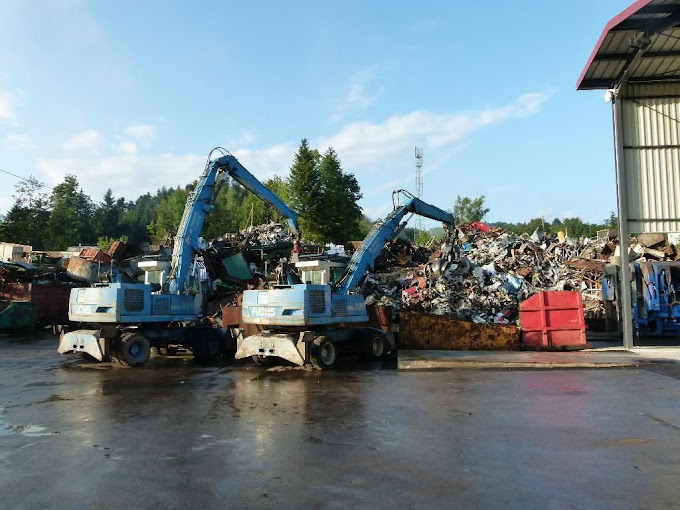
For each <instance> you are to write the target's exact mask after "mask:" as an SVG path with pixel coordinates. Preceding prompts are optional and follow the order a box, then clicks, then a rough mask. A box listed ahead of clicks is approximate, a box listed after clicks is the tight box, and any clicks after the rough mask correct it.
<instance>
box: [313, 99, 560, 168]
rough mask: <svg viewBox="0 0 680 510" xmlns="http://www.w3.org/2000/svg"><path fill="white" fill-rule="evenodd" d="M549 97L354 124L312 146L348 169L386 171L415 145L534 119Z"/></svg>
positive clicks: (444, 143)
mask: <svg viewBox="0 0 680 510" xmlns="http://www.w3.org/2000/svg"><path fill="white" fill-rule="evenodd" d="M551 95H552V92H540V93H531V94H525V95H522V96H520V97H519V98H518V99H517V100H516V101H515V102H514V103H511V104H509V105H506V106H502V107H498V108H489V107H487V108H484V109H480V110H471V111H466V112H459V113H435V112H430V111H424V110H421V111H414V112H411V113H407V114H405V115H399V116H394V117H390V118H389V119H387V120H385V121H383V122H381V123H377V124H376V123H371V122H366V121H361V122H354V123H351V124H348V125H346V126H345V127H343V128H342V129H341V130H340V131H339V132H338V133H336V134H335V135H332V136H328V137H322V138H320V139H318V140H317V141H316V143H315V144H314V146H316V147H318V148H319V150H321V151H325V150H326V149H327V148H328V147H329V146H332V147H333V148H334V149H335V150H336V151H337V152H338V154H340V155H341V157H342V160H343V163H344V164H345V166H346V167H347V168H350V169H351V168H353V167H364V168H366V167H371V166H376V165H379V166H382V167H385V166H386V164H391V163H394V162H396V160H398V159H400V158H402V157H403V154H404V151H405V150H406V149H408V151H409V153H410V152H412V151H413V147H414V146H415V145H422V146H424V147H425V148H433V149H441V148H445V147H448V146H451V145H453V144H456V143H457V142H459V141H460V140H461V139H463V138H464V137H465V136H467V135H470V134H471V133H473V132H475V131H478V130H480V129H482V128H484V127H487V126H490V125H494V124H499V123H501V122H505V121H508V120H511V119H514V118H520V117H526V116H528V115H533V114H535V113H537V112H538V111H539V110H540V107H541V105H542V104H543V102H545V101H546V100H547V99H548V98H549V97H550V96H551ZM410 166H411V165H410V164H409V167H410Z"/></svg>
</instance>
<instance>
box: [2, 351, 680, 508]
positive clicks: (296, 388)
mask: <svg viewBox="0 0 680 510" xmlns="http://www.w3.org/2000/svg"><path fill="white" fill-rule="evenodd" d="M55 349H56V341H54V340H53V339H43V340H36V341H28V342H26V341H24V342H21V343H14V342H11V341H0V494H1V495H2V496H1V501H2V503H1V506H2V508H3V509H33V508H36V509H37V508H40V509H43V508H102V509H106V508H125V507H128V508H164V509H165V508H181V509H187V508H201V509H204V508H232V507H234V508H262V507H272V508H303V507H307V508H329V509H335V508H343V509H344V508H371V509H373V508H388V507H389V508H521V509H524V508H537V509H539V508H540V509H546V508H548V509H563V508H564V509H566V508H611V509H618V508H655V509H656V508H677V507H678V501H679V500H680V450H679V449H678V438H679V434H680V405H678V404H679V400H680V364H677V363H663V364H645V365H640V366H637V367H636V366H629V367H623V368H606V369H598V368H595V369H580V370H578V369H562V368H555V369H553V370H538V371H537V370H498V369H490V370H441V371H400V370H386V369H382V367H381V366H380V365H379V364H377V365H376V364H372V365H361V364H357V363H354V362H351V361H347V362H342V363H341V365H340V367H339V369H338V370H336V371H331V372H317V371H308V370H296V369H292V368H284V369H280V368H279V369H270V370H267V369H263V368H261V367H256V366H255V365H249V364H241V365H237V366H224V365H220V364H213V365H198V364H195V363H193V362H192V361H189V360H185V359H172V360H153V362H152V363H150V365H149V366H146V367H142V368H139V369H128V368H121V367H117V366H115V365H111V364H109V365H98V364H90V363H82V362H81V361H80V360H79V359H78V358H77V357H60V356H58V355H57V354H56V352H55Z"/></svg>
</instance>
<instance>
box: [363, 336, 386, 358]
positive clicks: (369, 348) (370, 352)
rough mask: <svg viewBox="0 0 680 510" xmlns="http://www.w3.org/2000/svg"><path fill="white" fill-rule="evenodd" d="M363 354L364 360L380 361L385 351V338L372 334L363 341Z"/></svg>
mask: <svg viewBox="0 0 680 510" xmlns="http://www.w3.org/2000/svg"><path fill="white" fill-rule="evenodd" d="M363 348H364V353H365V355H366V359H368V360H376V359H381V358H382V357H383V356H384V354H385V351H386V350H387V349H386V346H385V338H384V337H383V336H382V335H379V334H377V333H376V334H372V335H371V336H369V337H368V338H366V339H365V340H364V345H363Z"/></svg>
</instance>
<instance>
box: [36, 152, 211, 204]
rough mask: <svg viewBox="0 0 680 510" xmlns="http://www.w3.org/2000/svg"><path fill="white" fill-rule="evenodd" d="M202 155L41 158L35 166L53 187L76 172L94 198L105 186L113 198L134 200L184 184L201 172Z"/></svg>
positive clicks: (98, 196)
mask: <svg viewBox="0 0 680 510" xmlns="http://www.w3.org/2000/svg"><path fill="white" fill-rule="evenodd" d="M204 163H205V156H202V155H197V154H184V155H176V154H161V155H143V156H142V155H135V154H132V155H122V156H111V157H104V158H80V157H77V158H60V159H55V158H41V159H38V161H37V163H36V166H37V168H38V170H39V171H40V172H41V174H42V175H43V176H44V177H43V178H44V179H45V180H46V181H47V182H48V184H50V185H51V186H54V185H56V184H58V183H60V182H62V181H63V179H64V177H65V176H66V174H72V175H75V176H76V177H77V178H78V182H79V183H80V185H81V186H82V188H83V190H84V191H85V193H87V194H88V195H90V196H91V197H92V198H93V199H95V200H97V199H99V198H100V197H101V196H103V195H104V193H105V192H106V189H107V188H111V189H112V190H113V194H114V195H115V196H116V197H125V198H126V199H128V200H132V199H136V198H137V197H138V196H140V195H143V194H145V193H152V194H153V193H155V192H156V191H157V190H158V189H159V188H160V187H162V186H166V187H174V186H180V185H181V186H184V185H185V184H188V183H190V182H191V181H193V180H194V179H197V178H198V177H199V176H200V174H201V172H202V171H203V166H204Z"/></svg>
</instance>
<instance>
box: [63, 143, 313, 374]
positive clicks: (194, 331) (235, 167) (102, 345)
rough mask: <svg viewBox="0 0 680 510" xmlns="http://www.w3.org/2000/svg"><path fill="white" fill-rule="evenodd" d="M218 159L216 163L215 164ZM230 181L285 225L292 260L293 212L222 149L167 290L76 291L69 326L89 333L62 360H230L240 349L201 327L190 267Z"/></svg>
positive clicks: (70, 342)
mask: <svg viewBox="0 0 680 510" xmlns="http://www.w3.org/2000/svg"><path fill="white" fill-rule="evenodd" d="M215 152H218V153H219V156H218V157H215V158H213V154H215ZM228 177H231V178H232V179H233V180H234V181H236V182H238V183H239V184H241V185H242V186H243V187H244V188H246V189H247V190H249V191H250V192H252V193H254V194H255V195H256V196H257V197H259V198H260V199H262V200H263V201H264V202H266V203H268V204H270V205H271V206H272V207H274V208H275V209H276V210H277V211H278V212H279V213H281V214H282V215H283V216H284V217H285V218H286V219H287V221H288V224H289V227H290V230H291V237H292V240H293V255H294V256H295V254H296V253H297V252H298V251H299V248H298V242H299V238H300V233H299V230H298V217H297V214H296V213H295V211H293V210H292V209H290V208H289V207H288V206H287V205H286V204H285V203H283V201H282V200H281V199H280V198H279V197H277V196H276V195H275V194H274V193H272V192H271V191H270V190H269V189H267V188H266V187H265V186H264V185H263V184H262V183H260V182H259V181H258V180H257V178H255V176H253V175H252V174H251V173H250V172H248V170H246V169H245V167H243V165H241V163H239V161H238V160H237V159H236V158H235V157H234V156H232V155H231V154H229V153H228V152H227V151H225V150H224V149H222V148H221V147H217V148H215V149H213V150H212V151H211V152H210V154H209V155H208V160H207V162H206V165H205V169H204V171H203V174H202V175H201V177H200V178H199V180H198V184H197V185H196V188H195V189H194V191H193V192H191V193H189V197H188V198H187V202H186V206H185V208H184V214H183V216H182V220H181V222H180V225H179V229H178V231H177V235H176V236H175V238H174V247H173V252H172V261H171V266H170V271H169V275H168V278H167V280H166V281H165V283H164V284H163V286H162V287H161V288H159V287H158V286H157V284H143V283H122V282H116V283H106V284H96V285H94V286H93V287H88V288H79V289H73V290H72V291H71V295H70V299H69V320H70V321H72V322H76V323H80V324H82V325H84V329H80V330H77V331H71V332H68V333H64V334H62V337H61V339H60V342H59V349H58V351H59V353H60V354H64V353H67V352H75V353H83V354H87V355H89V356H91V357H93V358H95V359H97V360H99V361H101V360H104V359H109V358H112V357H113V358H116V359H117V360H118V361H120V362H121V363H123V364H125V365H130V366H140V365H143V364H144V363H146V362H147V361H148V359H149V356H150V353H151V348H152V347H156V348H159V349H164V348H167V347H168V346H169V345H172V346H182V347H185V348H188V349H190V350H191V351H192V352H193V354H194V357H196V358H198V359H202V360H209V359H214V358H215V357H217V356H218V355H219V354H221V353H225V352H229V351H230V352H231V353H232V354H233V352H234V351H235V349H236V341H235V338H234V336H232V335H231V333H230V332H225V331H222V330H220V329H217V328H214V327H211V326H209V325H203V322H204V321H203V314H202V299H201V296H200V294H199V295H197V293H196V286H195V284H196V282H195V271H194V269H195V268H194V267H193V266H194V260H195V258H196V255H197V252H198V250H199V236H200V233H201V229H202V227H203V223H204V221H205V217H206V215H207V214H208V212H210V210H211V209H212V207H213V204H214V202H215V199H216V197H217V194H218V193H219V191H220V188H221V187H222V185H223V184H224V182H225V181H226V179H227V178H228Z"/></svg>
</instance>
